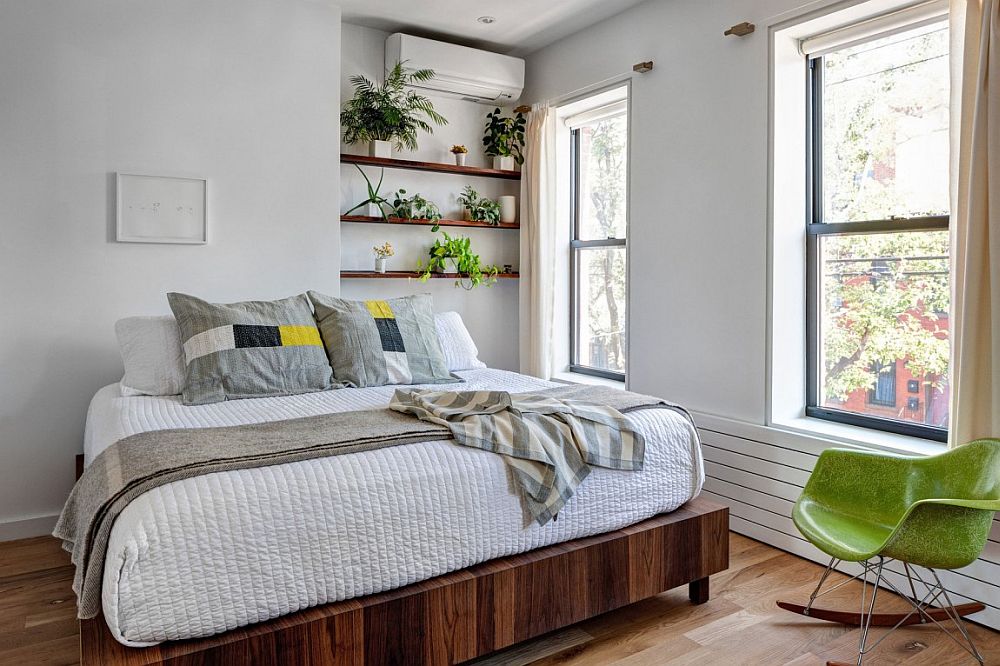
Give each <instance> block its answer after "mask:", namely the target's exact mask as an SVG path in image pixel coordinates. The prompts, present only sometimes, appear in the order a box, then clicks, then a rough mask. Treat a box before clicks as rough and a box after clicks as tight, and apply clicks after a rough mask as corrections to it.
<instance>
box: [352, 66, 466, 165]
mask: <svg viewBox="0 0 1000 666" xmlns="http://www.w3.org/2000/svg"><path fill="white" fill-rule="evenodd" d="M432 78H434V70H432V69H415V70H414V69H407V68H406V67H404V66H403V63H401V62H397V63H396V64H395V66H393V68H392V69H390V70H389V71H388V72H386V75H385V80H384V81H383V82H382V85H379V84H377V83H375V82H373V81H370V80H368V79H367V78H365V77H364V76H362V75H361V74H356V75H354V76H352V77H351V85H353V86H354V97H352V98H351V99H349V100H348V101H347V103H346V104H344V108H343V110H342V111H341V112H340V124H341V125H342V126H343V128H344V141H345V142H347V143H348V144H354V143H358V142H361V141H368V142H371V143H372V144H373V145H372V155H373V156H375V157H389V155H384V154H381V155H380V154H377V152H379V151H378V150H377V148H376V146H375V144H374V142H377V141H382V142H388V143H391V144H392V145H394V146H395V147H396V150H403V149H404V148H407V149H409V150H416V149H417V132H418V131H421V130H422V131H424V132H427V133H428V134H433V132H434V128H433V127H432V126H431V123H434V124H436V125H446V124H447V123H448V121H447V120H445V118H444V116H442V115H441V114H440V113H438V112H437V111H435V110H434V104H433V103H432V102H431V101H430V100H429V99H428V98H426V97H424V96H423V95H420V94H419V93H417V92H416V91H415V90H413V89H412V88H410V86H412V85H414V84H417V83H423V82H426V81H429V80H430V79H432ZM383 147H384V146H383Z"/></svg>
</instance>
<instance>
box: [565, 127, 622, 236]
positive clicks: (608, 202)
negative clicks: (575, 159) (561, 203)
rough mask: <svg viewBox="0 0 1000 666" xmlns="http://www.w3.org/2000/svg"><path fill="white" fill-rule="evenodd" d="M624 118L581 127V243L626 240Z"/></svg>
mask: <svg viewBox="0 0 1000 666" xmlns="http://www.w3.org/2000/svg"><path fill="white" fill-rule="evenodd" d="M627 137H628V133H627V131H626V121H625V116H624V115H621V116H614V117H612V118H605V119H603V120H598V121H595V122H593V123H590V124H588V125H584V126H582V127H580V161H579V165H580V166H579V168H580V181H579V183H580V190H579V192H578V193H577V196H578V206H579V216H580V229H579V234H578V236H577V238H578V239H579V240H603V239H606V238H625V227H626V224H625V223H626V220H625V195H626V182H627V181H626V176H625V174H626V166H627V164H628V159H627V158H628V155H627V153H626V151H627V147H628V140H627Z"/></svg>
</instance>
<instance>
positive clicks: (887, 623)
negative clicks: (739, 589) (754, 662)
mask: <svg viewBox="0 0 1000 666" xmlns="http://www.w3.org/2000/svg"><path fill="white" fill-rule="evenodd" d="M997 510H1000V440H995V439H982V440H977V441H975V442H971V443H969V444H966V445H965V446H962V447H959V448H957V449H953V450H951V451H948V452H946V453H942V454H940V455H937V456H930V457H926V458H915V457H904V456H894V455H888V454H882V453H874V452H867V451H849V450H842V449H830V450H827V451H824V452H823V453H822V455H820V457H819V460H818V461H817V463H816V467H815V468H814V469H813V472H812V475H811V476H810V477H809V481H808V483H806V487H805V489H804V490H803V492H802V496H801V497H800V498H799V500H798V502H796V503H795V508H794V509H793V511H792V519H793V520H794V522H795V526H796V527H797V528H798V529H799V531H800V532H802V535H803V536H804V537H805V538H806V539H808V540H809V542H810V543H812V544H813V545H815V546H816V547H817V548H819V549H820V550H822V551H823V552H824V553H826V554H827V555H829V556H830V557H831V560H830V563H829V564H828V565H827V568H826V571H825V572H824V573H823V576H822V577H821V578H820V581H819V584H818V585H817V586H816V589H815V590H814V591H813V593H812V594H811V595H810V597H809V601H808V603H807V604H806V605H805V606H802V605H799V604H793V603H788V602H784V601H779V602H778V606H779V607H781V608H783V609H785V610H789V611H792V612H793V613H798V614H801V615H805V616H807V617H812V618H816V619H820V620H828V621H831V622H839V623H841V624H848V625H853V626H858V627H861V639H860V645H859V647H858V659H857V664H858V666H860V665H861V664H862V660H863V659H864V657H865V655H866V654H867V653H869V652H870V651H871V650H872V649H874V648H875V647H876V646H877V645H878V644H879V643H881V642H882V640H884V639H885V637H886V636H888V635H889V634H890V633H892V631H894V630H895V629H897V628H899V627H901V626H904V625H910V624H922V623H928V622H933V623H934V624H936V625H938V627H940V628H941V629H942V630H944V631H945V633H946V634H947V635H948V636H949V637H950V638H951V639H952V640H954V641H955V642H956V643H958V644H959V645H960V646H961V647H962V648H964V649H965V650H966V651H967V652H968V653H969V654H971V655H972V656H973V658H975V659H976V660H977V661H978V662H979V664H983V663H984V662H983V657H982V655H981V654H980V653H979V651H978V650H977V649H976V646H975V644H974V643H973V641H972V637H971V636H970V635H969V632H968V631H967V630H966V628H965V625H964V623H963V621H962V617H964V616H966V615H969V614H971V613H977V612H979V611H981V610H983V609H984V608H985V606H984V605H983V604H980V603H964V604H959V605H955V604H953V603H952V602H951V598H950V597H949V595H948V591H947V590H946V589H945V588H944V586H943V585H942V584H941V580H940V578H939V577H938V573H937V569H958V568H961V567H964V566H967V565H969V564H971V563H972V562H974V561H975V560H976V558H978V557H979V554H980V552H981V551H982V549H983V547H984V546H985V545H986V538H987V536H988V535H989V532H990V526H991V524H992V522H993V514H994V512H996V511H997ZM892 561H897V562H899V563H900V564H901V565H902V569H901V571H897V572H896V573H899V574H901V575H903V576H905V578H904V580H906V581H907V582H908V583H909V585H908V592H909V593H908V594H907V593H904V592H902V591H900V590H899V589H898V588H897V587H896V585H895V584H893V582H892V581H891V580H890V579H888V578H886V576H885V574H886V573H888V572H889V571H890V570H889V569H886V567H887V565H889V563H890V562H892ZM841 562H858V563H860V564H861V567H862V573H859V574H858V575H856V576H854V578H851V579H849V580H846V581H842V582H840V583H838V584H836V585H834V586H833V587H831V588H829V589H827V590H825V591H822V592H821V591H820V590H821V588H822V587H823V584H824V583H825V582H826V580H827V578H828V577H829V575H830V572H831V571H833V569H834V568H836V567H837V566H838V565H839V564H840V563H841ZM918 566H919V567H922V568H923V569H925V570H926V573H923V574H921V573H920V572H919V571H918V570H917V569H916V568H915V567H918ZM869 576H874V582H872V581H870V580H869ZM859 578H860V579H861V581H862V592H861V594H862V598H861V612H849V611H837V610H831V609H826V608H818V607H815V606H814V605H813V604H814V602H815V601H816V599H817V597H820V596H822V595H823V594H826V593H828V592H832V591H833V590H834V589H836V588H838V587H840V586H841V585H844V584H846V583H848V582H850V581H852V580H856V579H859ZM869 583H871V585H872V591H871V599H870V600H867V599H866V597H867V588H868V585H869ZM879 585H884V586H885V587H887V588H889V589H890V590H892V591H893V592H895V593H896V594H898V595H899V596H901V597H903V598H904V599H906V600H907V601H909V602H910V605H911V606H912V608H911V610H910V611H909V612H908V613H876V612H875V598H876V596H877V595H878V589H879ZM918 586H919V587H921V588H922V589H924V590H926V592H925V593H923V594H920V595H918V594H917V587H918ZM942 601H943V605H942V604H941V602H942ZM866 609H867V610H866ZM947 620H951V621H952V622H953V623H954V624H955V626H956V627H957V628H958V632H959V634H960V635H961V638H962V639H963V640H961V641H960V640H959V639H958V638H956V636H955V635H954V634H953V633H952V632H950V631H948V630H947V629H946V628H945V626H944V625H943V624H942V622H944V621H947ZM873 626H874V627H891V629H889V630H888V631H887V632H886V634H885V635H883V636H882V637H881V638H879V639H878V640H877V641H875V642H874V643H873V644H871V645H868V633H869V629H870V628H871V627H873ZM835 664H838V662H828V666H834V665H835Z"/></svg>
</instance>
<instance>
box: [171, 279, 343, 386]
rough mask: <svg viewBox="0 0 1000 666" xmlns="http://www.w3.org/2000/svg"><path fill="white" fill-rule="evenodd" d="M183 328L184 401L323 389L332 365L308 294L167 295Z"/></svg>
mask: <svg viewBox="0 0 1000 666" xmlns="http://www.w3.org/2000/svg"><path fill="white" fill-rule="evenodd" d="M167 300H168V301H169V302H170V309H171V310H173V312H174V318H175V319H176V320H177V326H178V328H179V329H180V337H181V346H182V348H183V350H184V362H185V363H186V364H187V374H186V376H185V379H184V391H183V399H184V404H186V405H204V404H208V403H211V402H221V401H223V400H233V399H237V398H260V397H264V396H273V395H292V394H295V393H309V392H311V391H323V390H325V389H329V388H331V386H332V372H331V369H330V363H329V362H328V361H327V359H326V352H325V351H324V350H323V341H322V339H321V338H320V335H319V329H318V328H317V327H316V320H315V318H313V314H312V310H311V309H310V307H309V299H308V298H306V296H305V294H301V295H299V296H293V297H291V298H285V299H282V300H279V301H245V302H243V303H231V304H228V305H221V304H217V303H208V302H206V301H203V300H201V299H200V298H195V297H194V296H187V295H185V294H167Z"/></svg>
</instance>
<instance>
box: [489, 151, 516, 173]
mask: <svg viewBox="0 0 1000 666" xmlns="http://www.w3.org/2000/svg"><path fill="white" fill-rule="evenodd" d="M493 168H494V169H502V170H504V171H513V170H514V156H513V155H497V156H496V157H494V158H493Z"/></svg>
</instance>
